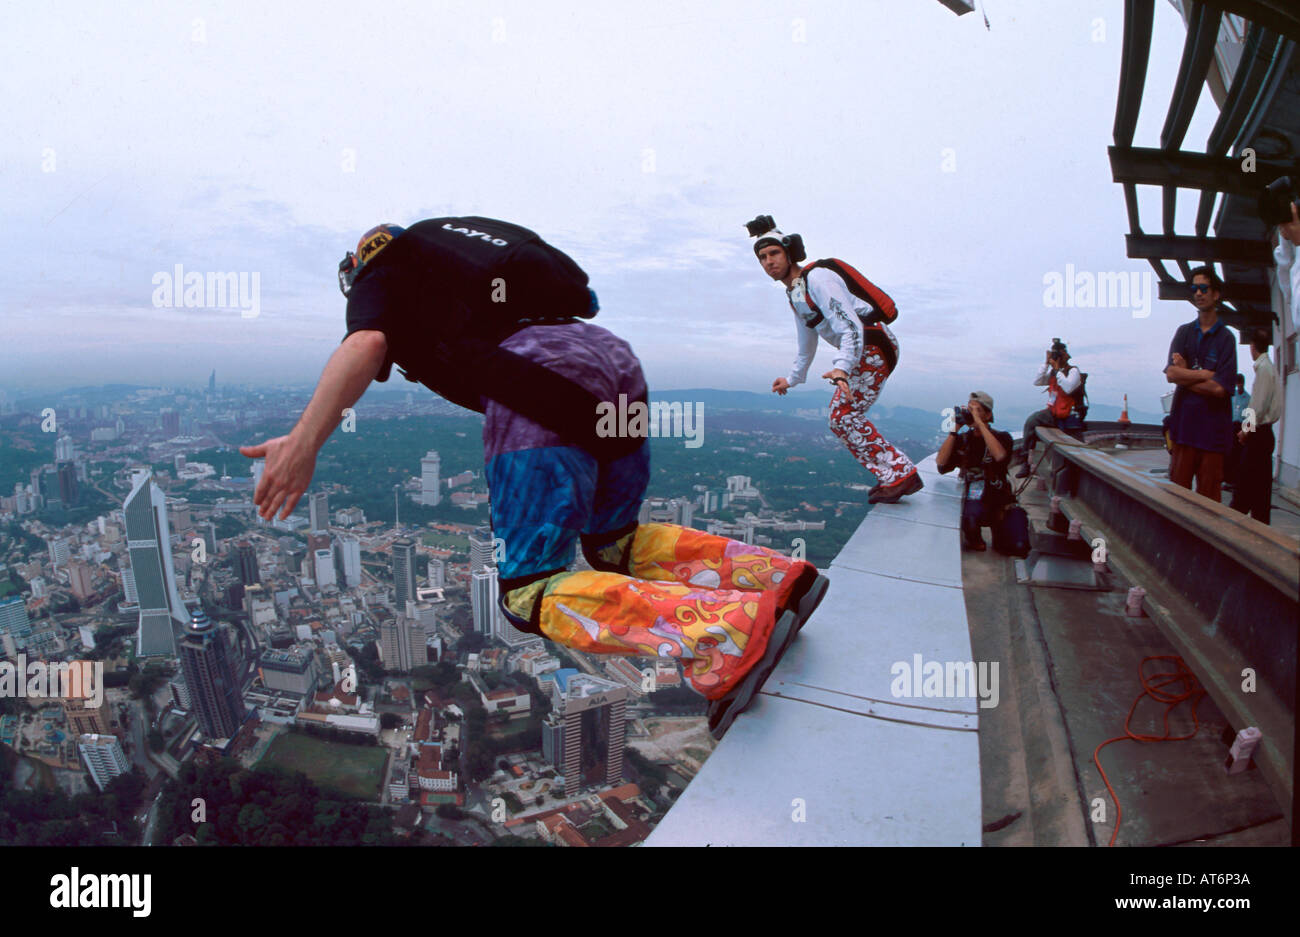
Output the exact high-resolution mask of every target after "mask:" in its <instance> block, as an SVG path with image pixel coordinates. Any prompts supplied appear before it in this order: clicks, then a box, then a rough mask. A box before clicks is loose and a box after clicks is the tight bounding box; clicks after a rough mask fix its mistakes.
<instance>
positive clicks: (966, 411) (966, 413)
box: [952, 404, 975, 429]
mask: <svg viewBox="0 0 1300 937" xmlns="http://www.w3.org/2000/svg"><path fill="white" fill-rule="evenodd" d="M952 422H953V427H954V429H955V428H957V427H960V426H972V425H974V423H975V420H974V419H973V418H972V417H971V415H970V408H969V407H963V406H962V405H961V404H958V405H957V406H955V407H953V408H952Z"/></svg>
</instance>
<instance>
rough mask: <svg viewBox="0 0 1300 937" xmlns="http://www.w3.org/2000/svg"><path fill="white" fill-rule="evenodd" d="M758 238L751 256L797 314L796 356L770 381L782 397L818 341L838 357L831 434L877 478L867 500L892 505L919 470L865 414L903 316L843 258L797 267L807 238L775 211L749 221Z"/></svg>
mask: <svg viewBox="0 0 1300 937" xmlns="http://www.w3.org/2000/svg"><path fill="white" fill-rule="evenodd" d="M745 229H746V230H747V231H748V232H749V236H750V237H753V238H757V240H755V241H754V254H755V255H756V256H757V257H758V261H759V263H760V264H761V265H762V267H763V270H764V272H766V273H767V275H768V276H770V277H771V278H772V279H773V280H778V281H780V282H781V283H783V284H784V285H785V288H786V299H787V300H788V301H789V303H790V309H791V311H792V312H793V313H794V320H795V334H796V340H797V342H798V354H797V355H796V357H795V361H794V366H793V367H792V368H791V370H790V374H789V376H788V377H778V378H777V379H776V380H774V381H772V392H773V393H774V394H780V395H782V396H784V395H785V392H786V391H788V390H789V389H790V388H791V387H794V386H795V385H797V384H802V383H803V382H804V380H805V379H806V378H807V375H808V368H809V366H810V365H811V364H812V360H813V356H814V355H816V354H817V346H818V343H819V340H820V339H825V340H826V341H827V342H828V343H829V344H830V345H831V346H832V347H833V348H835V349H836V355H835V358H834V360H833V361H832V367H831V369H830V370H829V371H827V372H826V373H825V374H823V375H822V377H823V378H826V379H827V380H829V381H830V382H831V384H833V385H834V386H835V393H834V395H832V397H831V409H830V427H831V432H833V433H834V434H835V435H836V436H838V437H839V438H840V440H841V441H842V442H843V443H844V445H846V446H847V447H848V449H849V452H851V453H852V454H853V457H854V458H855V459H857V460H858V462H859V463H861V464H862V466H863V467H865V468H866V469H867V470H868V471H870V472H871V473H872V474H873V475H875V476H876V478H877V479H878V480H879V484H878V485H876V486H875V487H874V488H872V489H871V492H870V493H869V494H868V495H867V500H868V501H869V502H871V503H872V504H876V503H883V504H892V503H894V502H896V501H898V500H899V499H900V498H902V497H903V496H905V495H910V494H913V493H915V492H917V491H920V490H921V488H922V487H923V483H922V481H921V475H920V473H919V472H918V471H917V470H916V465H915V464H913V462H912V460H911V459H909V458H908V457H907V455H906V454H904V453H903V451H902V450H901V449H898V448H896V447H894V446H892V445H890V443H889V441H888V440H886V439H885V437H884V436H882V435H881V434H880V431H879V430H877V429H876V427H875V426H874V425H873V424H872V423H871V421H870V420H868V419H867V411H868V410H869V409H870V408H871V405H872V404H873V403H875V402H876V399H877V398H878V397H879V396H880V393H881V391H882V390H883V388H884V386H885V380H886V379H887V378H888V377H889V375H890V374H892V373H893V371H894V368H895V367H896V366H897V364H898V339H896V338H895V337H894V333H893V332H891V331H890V330H889V326H888V323H890V322H893V321H894V319H896V318H897V317H898V310H897V307H896V306H895V305H894V301H893V300H892V299H890V298H889V296H888V295H887V294H886V293H885V292H884V290H882V289H880V288H879V287H877V286H876V285H875V284H874V283H872V282H871V281H870V280H868V279H867V278H866V277H864V276H863V275H862V274H860V273H858V271H856V270H854V269H853V268H852V267H850V266H849V265H848V264H846V263H844V262H843V261H842V260H835V259H833V258H827V259H823V260H815V261H813V262H812V263H808V264H805V265H804V266H803V267H800V266H799V265H800V264H801V263H803V261H804V260H805V259H807V255H806V254H805V252H804V247H803V239H802V238H801V237H800V236H799V235H797V234H789V235H787V234H782V233H781V232H780V231H778V230H777V229H776V222H775V221H773V220H772V216H771V215H759V216H758V217H757V218H755V219H754V220H753V221H750V222H746V224H745Z"/></svg>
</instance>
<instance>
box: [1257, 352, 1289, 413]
mask: <svg viewBox="0 0 1300 937" xmlns="http://www.w3.org/2000/svg"><path fill="white" fill-rule="evenodd" d="M1250 408H1251V409H1252V410H1254V411H1255V425H1256V426H1264V425H1265V424H1268V423H1276V422H1277V421H1278V420H1279V419H1280V418H1281V416H1282V407H1281V400H1280V399H1279V395H1278V392H1277V371H1275V370H1274V369H1273V362H1272V361H1270V360H1269V358H1268V355H1267V354H1262V355H1260V356H1259V357H1258V358H1256V359H1255V384H1254V386H1253V387H1251V389H1250Z"/></svg>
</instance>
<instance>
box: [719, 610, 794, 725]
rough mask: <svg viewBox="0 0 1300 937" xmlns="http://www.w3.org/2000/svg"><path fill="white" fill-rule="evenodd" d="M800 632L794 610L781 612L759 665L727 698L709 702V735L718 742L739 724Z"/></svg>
mask: <svg viewBox="0 0 1300 937" xmlns="http://www.w3.org/2000/svg"><path fill="white" fill-rule="evenodd" d="M798 633H799V628H798V623H797V621H796V619H795V613H794V612H791V611H786V612H784V613H782V615H781V616H780V617H779V618H778V619H777V621H776V626H775V627H774V628H773V629H772V634H771V635H770V636H769V637H768V640H767V649H766V650H765V651H764V652H763V656H762V658H761V659H760V660H759V661H758V663H756V664H755V665H754V666H753V667H752V668H750V671H749V673H747V674H745V676H744V678H743V679H742V680H741V681H740V682H739V683H737V684H736V685H735V686H734V687H732V688H731V690H730V692H728V693H727V695H726V696H723V697H722V698H720V699H716V700H713V701H712V702H710V703H709V709H708V714H709V734H710V735H712V736H713V738H714V740H715V741H720V740H721V739H722V737H723V736H724V735H726V734H727V730H728V729H730V728H731V724H732V723H733V722H735V721H736V717H737V716H739V715H740V714H741V713H743V712H744V711H745V710H746V709H748V708H749V707H750V706H751V705H752V704H753V702H754V697H755V696H757V695H758V691H759V690H760V689H762V687H763V684H764V683H765V682H766V681H767V678H768V677H769V676H771V675H772V671H773V670H775V669H776V665H777V664H779V663H780V662H781V657H782V655H783V654H785V652H786V651H787V650H788V649H789V647H790V645H791V644H792V643H793V642H794V636H795V635H796V634H798Z"/></svg>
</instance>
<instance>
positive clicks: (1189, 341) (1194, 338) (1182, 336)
mask: <svg viewBox="0 0 1300 937" xmlns="http://www.w3.org/2000/svg"><path fill="white" fill-rule="evenodd" d="M1222 293H1223V281H1222V280H1220V279H1219V278H1218V276H1216V275H1215V273H1214V271H1213V270H1212V269H1211V268H1210V267H1197V268H1196V269H1195V270H1193V271H1192V303H1193V305H1195V306H1196V308H1197V310H1198V312H1199V315H1198V316H1197V317H1196V318H1195V319H1193V320H1192V321H1191V322H1187V323H1184V324H1183V325H1180V326H1179V327H1178V331H1177V332H1175V333H1174V340H1173V341H1172V342H1171V343H1170V345H1169V357H1168V361H1167V364H1166V367H1165V379H1166V380H1168V381H1169V383H1171V384H1175V385H1177V386H1176V388H1175V390H1174V400H1173V405H1172V408H1171V409H1170V413H1169V437H1170V441H1171V442H1172V444H1173V453H1172V459H1171V461H1170V465H1169V477H1170V479H1171V480H1172V481H1173V482H1174V483H1175V484H1178V485H1182V486H1183V487H1184V488H1191V487H1192V483H1193V479H1195V484H1196V492H1197V494H1200V495H1204V496H1205V497H1207V498H1210V499H1211V500H1214V501H1221V500H1222V498H1221V493H1220V488H1221V485H1222V482H1223V460H1224V456H1225V455H1226V454H1227V453H1228V450H1229V449H1230V448H1231V446H1232V402H1231V401H1232V389H1233V385H1234V383H1235V382H1236V374H1237V343H1236V340H1235V339H1234V338H1233V335H1232V332H1230V331H1229V330H1228V327H1227V326H1226V325H1224V324H1223V323H1222V322H1221V321H1220V320H1219V297H1220V296H1221V295H1222Z"/></svg>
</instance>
